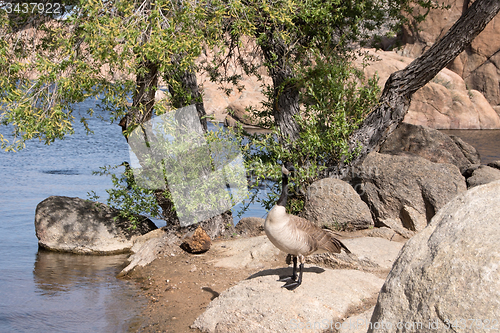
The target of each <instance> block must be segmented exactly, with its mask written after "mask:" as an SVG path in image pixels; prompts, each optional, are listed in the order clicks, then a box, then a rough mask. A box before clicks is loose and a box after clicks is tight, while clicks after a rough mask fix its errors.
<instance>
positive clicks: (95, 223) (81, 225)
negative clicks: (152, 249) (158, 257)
mask: <svg viewBox="0 0 500 333" xmlns="http://www.w3.org/2000/svg"><path fill="white" fill-rule="evenodd" d="M139 218H141V219H142V221H141V222H140V223H139V224H138V225H137V226H136V227H133V226H132V224H131V223H130V222H129V221H128V220H126V219H124V218H121V217H120V216H119V211H118V210H116V209H113V208H110V207H108V206H107V205H105V204H101V203H95V202H91V201H87V200H83V199H80V198H69V197H62V196H51V197H49V198H47V199H45V200H43V201H42V202H40V203H39V204H38V205H37V207H36V213H35V231H36V236H37V238H38V244H39V245H40V247H42V248H45V249H48V250H53V251H61V252H72V253H78V254H112V253H124V252H128V251H129V250H130V248H131V247H132V246H133V245H134V240H135V238H137V237H138V236H140V235H143V234H145V233H147V232H149V231H151V230H153V229H156V225H155V224H154V223H153V222H152V221H151V220H149V219H147V218H145V217H139Z"/></svg>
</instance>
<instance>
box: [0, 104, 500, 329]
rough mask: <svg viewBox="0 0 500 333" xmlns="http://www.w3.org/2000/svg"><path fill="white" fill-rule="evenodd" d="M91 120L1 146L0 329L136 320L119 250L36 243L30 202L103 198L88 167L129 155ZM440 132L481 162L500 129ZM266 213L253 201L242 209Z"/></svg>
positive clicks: (119, 324) (116, 134)
mask: <svg viewBox="0 0 500 333" xmlns="http://www.w3.org/2000/svg"><path fill="white" fill-rule="evenodd" d="M91 106H92V102H86V103H85V104H82V105H81V107H82V109H85V108H88V107H91ZM90 124H91V128H92V129H93V130H94V131H95V134H94V135H90V136H87V135H85V133H84V131H83V129H82V128H80V127H77V128H76V133H75V135H73V136H69V137H68V138H67V139H65V140H63V141H57V142H55V143H53V144H52V145H50V146H46V145H44V144H42V143H40V142H35V141H34V142H28V144H27V148H26V149H24V150H22V151H20V152H18V153H5V152H3V151H1V152H0V332H127V331H135V330H136V329H137V328H138V327H140V325H141V318H140V313H141V310H142V309H143V307H144V306H145V302H146V300H145V299H143V298H142V297H141V296H140V293H139V291H138V289H137V286H136V285H135V284H134V283H133V282H130V281H125V280H120V279H117V278H115V275H116V274H117V273H118V272H119V271H120V270H121V268H122V265H123V262H124V260H125V258H126V256H125V255H115V256H103V257H88V256H78V255H71V254H62V253H51V252H46V251H41V250H40V251H39V250H38V245H37V241H38V240H37V238H36V237H35V230H34V223H33V222H34V216H35V208H36V205H37V204H38V203H39V202H40V201H42V200H44V199H45V198H47V197H49V196H51V195H64V196H72V197H80V198H87V193H88V192H89V191H92V190H93V191H95V192H96V193H97V194H98V195H100V196H101V197H104V198H105V197H106V192H105V189H106V188H110V187H111V181H110V179H109V178H105V177H99V176H93V175H92V171H95V170H98V169H99V167H100V166H104V165H117V164H120V163H121V162H123V161H125V160H128V159H129V156H128V146H127V144H126V142H125V140H124V139H123V137H122V135H121V133H120V128H119V127H118V125H116V124H109V123H106V122H103V121H101V120H98V119H93V120H91V121H90ZM0 130H1V131H2V133H3V134H6V133H7V131H6V130H5V128H1V129H0ZM446 132H447V133H453V134H456V135H459V136H461V137H462V138H463V139H464V140H465V141H467V142H469V143H471V144H473V145H475V146H476V147H477V148H478V149H479V151H480V153H481V155H482V157H483V163H488V162H491V161H494V160H499V159H500V152H499V151H500V149H499V145H498V142H499V141H500V131H446ZM265 213H266V212H265V210H264V209H262V208H258V207H254V208H252V209H251V210H250V211H248V212H247V213H246V214H245V215H247V216H258V217H263V216H264V215H265ZM159 226H161V224H160V225H159Z"/></svg>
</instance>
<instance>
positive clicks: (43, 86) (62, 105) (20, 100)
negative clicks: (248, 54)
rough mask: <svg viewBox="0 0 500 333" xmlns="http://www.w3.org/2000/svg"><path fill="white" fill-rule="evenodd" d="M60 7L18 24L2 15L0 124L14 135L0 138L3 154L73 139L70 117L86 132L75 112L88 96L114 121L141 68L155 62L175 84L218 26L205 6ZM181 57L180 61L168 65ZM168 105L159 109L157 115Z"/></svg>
mask: <svg viewBox="0 0 500 333" xmlns="http://www.w3.org/2000/svg"><path fill="white" fill-rule="evenodd" d="M63 4H65V5H66V7H65V8H67V10H66V14H65V15H64V16H59V17H52V16H50V17H49V16H46V15H36V13H35V14H31V13H29V14H26V15H28V16H27V17H26V19H24V20H23V19H20V18H19V17H18V16H19V15H18V14H19V13H13V14H12V15H7V12H6V11H4V10H0V87H2V89H1V90H0V108H1V109H0V121H1V123H2V124H11V125H12V126H13V131H14V132H13V134H14V141H13V142H8V141H7V140H6V139H5V138H4V137H2V136H0V140H1V141H2V148H3V149H7V150H14V149H22V148H23V147H24V142H25V141H26V140H30V139H39V140H42V141H44V142H45V143H46V144H50V143H51V142H53V141H54V140H56V139H62V138H63V137H64V136H65V135H68V134H72V133H73V124H74V122H75V120H76V117H75V116H79V117H80V121H81V122H82V123H83V124H84V126H85V127H86V128H88V127H87V123H86V120H85V119H86V118H85V116H84V115H75V109H74V104H75V103H78V102H82V101H84V100H85V99H88V98H96V99H98V100H99V101H100V103H99V109H100V110H105V111H109V112H111V113H112V120H116V119H120V118H121V117H122V116H123V115H124V114H126V113H127V112H128V110H129V109H130V98H131V96H132V95H133V94H134V93H135V92H136V87H137V82H136V79H137V77H138V75H139V76H140V75H141V74H144V71H146V70H147V69H146V68H145V67H144V66H142V64H143V63H144V62H145V61H150V62H153V63H155V64H157V65H158V70H159V72H160V73H161V75H163V78H164V80H165V81H166V83H169V80H170V81H171V80H175V76H174V75H172V73H177V72H178V71H182V70H183V69H187V68H191V67H192V66H193V63H194V59H196V58H197V57H198V56H199V55H200V52H201V45H202V42H206V41H207V39H206V38H205V37H204V36H205V34H207V33H208V34H210V31H211V30H212V29H213V26H212V25H211V24H212V23H215V21H216V20H217V17H214V15H213V14H212V15H211V18H210V19H209V18H208V17H207V11H206V9H205V8H206V7H205V6H206V4H207V3H205V2H203V1H197V2H189V1H185V2H178V1H175V0H157V1H151V2H150V1H105V2H101V1H80V2H77V1H73V2H72V3H71V6H70V5H69V3H67V2H66V3H63ZM147 4H150V6H149V7H148V6H147ZM14 14H15V15H14ZM14 21H15V24H13V22H14ZM179 54H182V55H183V57H182V59H176V61H175V62H173V61H172V58H173V57H174V56H177V55H179ZM170 83H171V86H174V87H175V82H170ZM167 106H168V104H167V103H166V101H162V102H160V103H157V104H156V105H155V108H156V112H157V113H162V112H165V110H166V108H167ZM88 114H89V115H93V114H94V110H88Z"/></svg>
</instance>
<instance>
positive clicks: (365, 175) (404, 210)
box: [353, 152, 466, 237]
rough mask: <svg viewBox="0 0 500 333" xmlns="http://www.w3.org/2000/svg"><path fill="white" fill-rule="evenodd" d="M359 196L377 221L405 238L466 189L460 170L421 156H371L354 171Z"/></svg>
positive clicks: (377, 224)
mask: <svg viewBox="0 0 500 333" xmlns="http://www.w3.org/2000/svg"><path fill="white" fill-rule="evenodd" d="M355 172H356V174H355V178H354V179H353V181H355V182H358V183H359V185H360V187H359V191H358V192H359V193H360V194H361V197H362V198H363V201H365V202H366V203H367V204H368V206H369V207H370V210H371V212H372V215H373V216H374V219H375V226H377V227H389V228H391V229H393V230H395V231H396V232H398V233H400V234H401V235H403V236H405V237H410V236H411V235H412V233H411V232H408V231H421V230H423V229H424V228H425V227H426V226H427V223H428V222H429V221H430V220H431V218H432V217H433V216H434V214H435V213H436V212H437V211H438V210H439V209H440V208H441V207H443V206H444V205H445V204H446V203H447V202H448V201H450V200H451V199H452V198H454V197H455V196H456V195H457V194H459V193H461V192H464V191H465V190H466V184H465V179H464V177H463V176H462V175H461V173H460V170H459V169H458V168H457V167H456V166H454V165H452V164H445V163H433V162H430V161H428V160H426V159H424V158H421V157H418V156H410V155H408V156H401V155H386V154H379V153H377V152H372V153H370V154H369V155H368V156H367V157H366V159H365V160H364V161H363V163H362V165H361V166H360V168H359V169H358V170H356V171H355Z"/></svg>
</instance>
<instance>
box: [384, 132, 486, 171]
mask: <svg viewBox="0 0 500 333" xmlns="http://www.w3.org/2000/svg"><path fill="white" fill-rule="evenodd" d="M379 152H380V153H383V154H391V155H400V154H413V155H417V156H420V157H423V158H425V159H428V160H429V161H431V162H435V163H450V164H454V165H456V166H457V167H458V168H459V169H460V171H463V170H464V169H466V168H467V167H468V166H469V165H471V164H476V163H480V158H479V153H478V152H477V151H476V149H475V148H474V147H473V146H471V145H470V144H468V143H466V142H465V141H463V140H462V139H460V138H459V137H456V136H454V137H450V136H448V135H446V134H444V133H442V132H440V131H438V130H435V129H432V128H428V127H425V126H420V125H412V124H407V123H401V124H399V126H398V127H397V128H396V129H395V130H394V131H393V132H392V133H391V134H390V135H389V136H388V137H387V140H386V141H385V142H384V143H383V144H382V145H381V146H380V149H379Z"/></svg>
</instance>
